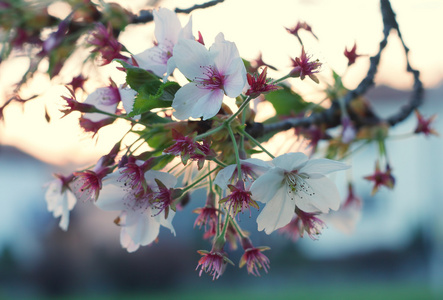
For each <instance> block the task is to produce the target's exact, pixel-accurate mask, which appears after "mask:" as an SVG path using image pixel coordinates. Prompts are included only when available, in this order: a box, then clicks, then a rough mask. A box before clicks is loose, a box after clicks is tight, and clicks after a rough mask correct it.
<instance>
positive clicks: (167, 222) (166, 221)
mask: <svg viewBox="0 0 443 300" xmlns="http://www.w3.org/2000/svg"><path fill="white" fill-rule="evenodd" d="M174 216H175V211H173V210H169V214H168V218H167V219H165V215H164V214H163V213H161V214H159V215H157V216H155V218H157V222H159V223H160V225H162V226H163V227H166V228H168V229H169V230H171V233H172V234H173V235H174V236H175V229H174V226H172V219H174Z"/></svg>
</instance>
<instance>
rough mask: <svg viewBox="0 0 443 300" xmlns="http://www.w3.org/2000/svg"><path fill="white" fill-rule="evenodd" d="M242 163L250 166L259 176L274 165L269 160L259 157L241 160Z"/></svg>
mask: <svg viewBox="0 0 443 300" xmlns="http://www.w3.org/2000/svg"><path fill="white" fill-rule="evenodd" d="M241 164H242V165H246V166H249V167H250V168H251V169H252V171H253V172H254V173H255V174H257V175H258V176H260V175H262V174H264V173H265V172H266V171H267V170H269V169H270V168H271V167H272V165H271V163H270V162H269V161H263V160H261V159H258V158H248V159H245V160H241Z"/></svg>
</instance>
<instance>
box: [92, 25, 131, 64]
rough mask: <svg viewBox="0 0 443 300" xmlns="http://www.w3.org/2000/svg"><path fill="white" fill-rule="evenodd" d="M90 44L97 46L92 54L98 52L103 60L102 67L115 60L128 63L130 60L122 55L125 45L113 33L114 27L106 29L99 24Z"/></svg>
mask: <svg viewBox="0 0 443 300" xmlns="http://www.w3.org/2000/svg"><path fill="white" fill-rule="evenodd" d="M88 43H89V44H91V45H93V46H95V48H94V49H93V50H92V51H91V52H98V53H100V54H101V57H102V59H103V63H102V65H107V64H110V63H111V62H112V61H113V60H114V59H122V60H125V61H127V60H128V58H127V57H126V56H124V55H122V54H121V51H122V50H123V45H122V44H120V43H119V42H118V41H117V39H116V38H115V37H114V35H113V33H112V25H111V23H109V24H108V28H106V27H105V26H104V25H103V24H102V23H97V25H96V27H95V32H93V33H92V38H91V39H89V40H88Z"/></svg>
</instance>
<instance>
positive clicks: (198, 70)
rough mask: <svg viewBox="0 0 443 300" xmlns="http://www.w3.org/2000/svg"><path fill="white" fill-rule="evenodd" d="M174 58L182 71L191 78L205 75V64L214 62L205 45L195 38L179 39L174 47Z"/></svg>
mask: <svg viewBox="0 0 443 300" xmlns="http://www.w3.org/2000/svg"><path fill="white" fill-rule="evenodd" d="M174 59H175V63H176V65H177V68H178V69H179V70H180V72H182V73H183V75H185V76H186V77H187V78H189V79H190V80H194V79H195V78H196V77H202V76H203V72H204V68H202V67H203V66H211V65H213V64H214V61H213V59H212V56H211V54H210V53H209V51H208V50H207V49H206V48H205V46H203V45H202V44H200V43H199V42H196V41H194V40H185V39H181V40H179V41H178V43H177V44H176V45H175V47H174Z"/></svg>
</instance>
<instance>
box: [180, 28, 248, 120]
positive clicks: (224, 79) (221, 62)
mask: <svg viewBox="0 0 443 300" xmlns="http://www.w3.org/2000/svg"><path fill="white" fill-rule="evenodd" d="M174 59H175V63H176V64H177V67H178V69H179V70H180V71H181V72H182V73H183V74H184V75H185V76H186V77H187V78H189V79H190V80H191V82H189V83H187V84H186V85H184V86H183V87H182V88H180V89H179V90H178V91H177V93H176V94H175V97H174V100H173V102H172V107H173V108H174V109H175V112H174V113H173V115H174V117H176V118H177V119H179V120H186V119H188V118H200V117H203V120H206V119H209V118H212V117H213V116H215V115H216V114H217V113H218V111H219V110H220V107H221V105H222V102H223V97H224V95H225V94H226V95H227V96H228V97H231V98H235V97H237V96H238V95H240V93H241V92H242V90H243V87H244V86H245V84H246V69H245V66H244V63H243V61H242V59H241V57H240V55H239V53H238V50H237V47H236V45H235V44H234V43H232V42H228V41H226V40H225V39H224V36H223V34H222V33H219V34H218V35H217V37H216V38H215V42H214V44H212V46H211V48H210V49H209V51H208V50H207V49H206V48H205V47H204V46H203V45H202V44H200V43H199V42H197V41H194V40H184V39H182V40H179V42H178V43H177V45H176V46H175V47H174Z"/></svg>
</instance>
